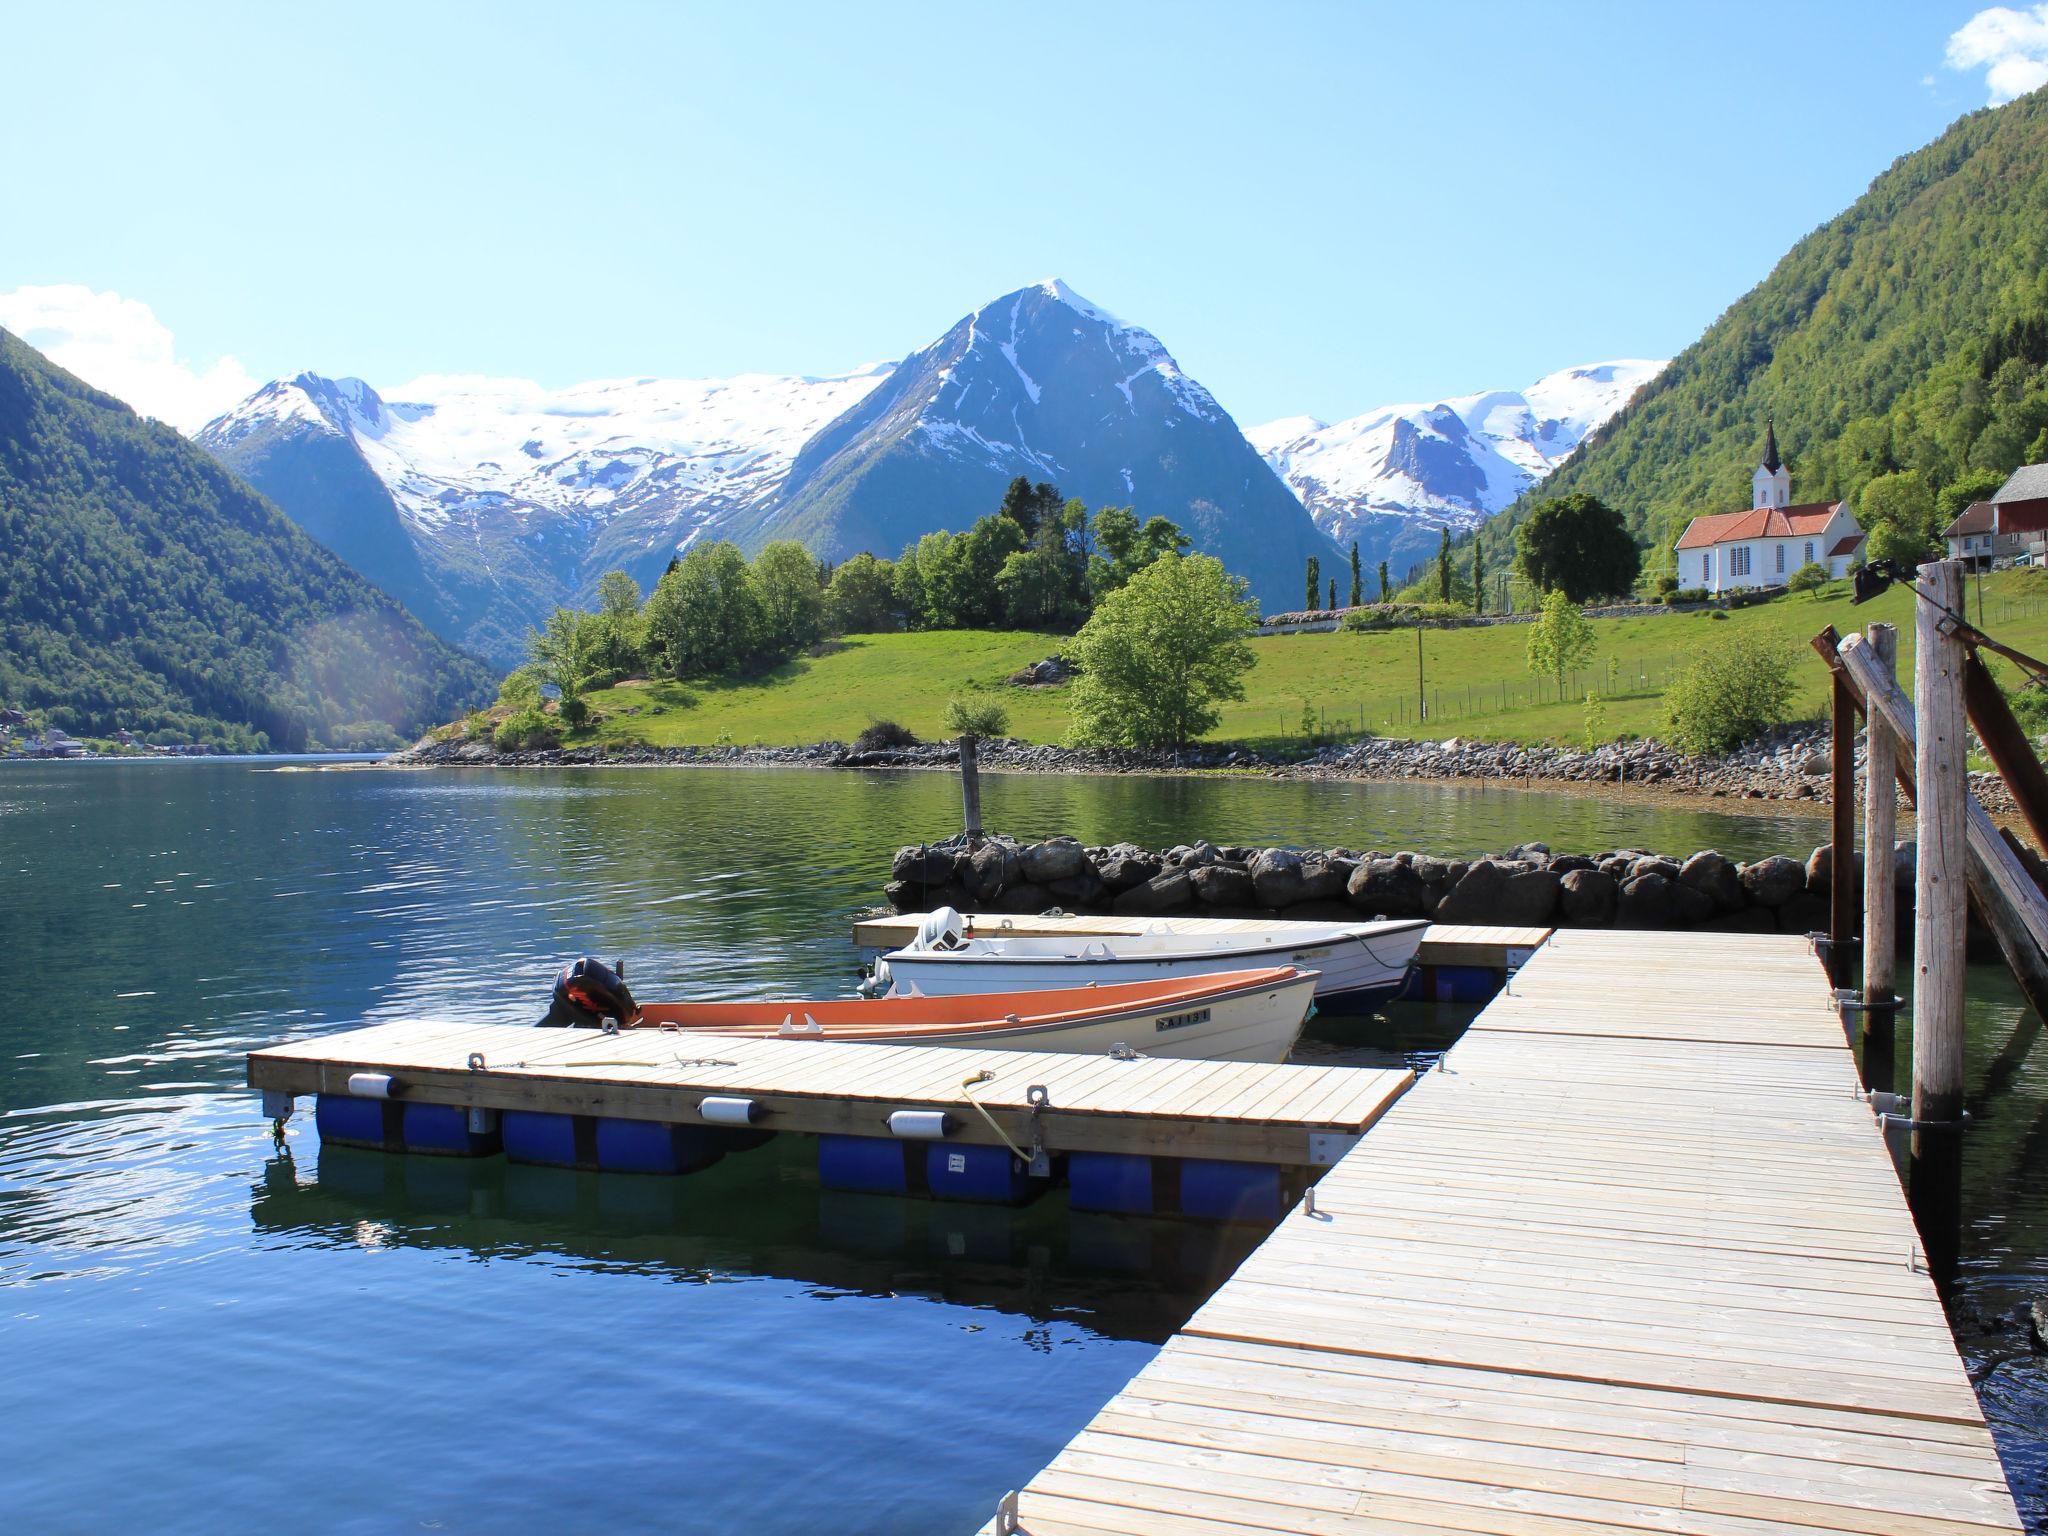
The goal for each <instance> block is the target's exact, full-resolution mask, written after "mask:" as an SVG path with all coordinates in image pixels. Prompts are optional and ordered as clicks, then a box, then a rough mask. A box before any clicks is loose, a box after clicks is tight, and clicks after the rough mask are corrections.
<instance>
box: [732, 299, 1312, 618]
mask: <svg viewBox="0 0 2048 1536" xmlns="http://www.w3.org/2000/svg"><path fill="white" fill-rule="evenodd" d="M1017 475H1025V476H1028V477H1029V478H1031V479H1033V480H1049V481H1052V482H1053V483H1054V484H1056V485H1058V486H1059V487H1060V489H1061V490H1062V491H1064V492H1066V493H1067V494H1068V495H1069V496H1078V497H1080V498H1081V499H1083V500H1084V501H1086V502H1087V503H1088V504H1089V505H1090V506H1112V505H1114V506H1131V507H1134V508H1135V509H1136V510H1137V512H1138V514H1139V516H1140V517H1150V516H1154V515H1159V516H1164V517H1167V518H1170V519H1172V520H1173V521H1174V522H1176V523H1178V524H1179V525H1180V526H1181V527H1182V528H1183V529H1184V530H1185V531H1186V532H1187V534H1188V535H1189V537H1190V538H1191V539H1192V540H1193V541H1194V545H1195V547H1196V548H1197V549H1198V550H1201V551H1202V552H1204V553H1207V554H1213V555H1216V556H1218V557H1220V558H1221V559H1222V560H1223V562H1224V564H1225V565H1227V566H1228V567H1229V568H1230V569H1231V570H1232V571H1233V572H1235V573H1236V574H1238V575H1240V576H1243V577H1244V578H1245V579H1246V580H1247V581H1248V582H1250V584H1251V588H1252V591H1253V593H1254V595H1255V596H1257V597H1258V598H1259V599H1260V601H1261V602H1263V603H1264V604H1266V605H1267V606H1268V607H1269V608H1271V607H1274V606H1276V605H1277V606H1291V605H1294V604H1297V603H1298V602H1299V600H1300V592H1301V579H1302V571H1303V567H1304V563H1305V562H1306V560H1307V558H1308V556H1310V555H1316V556H1319V557H1320V558H1321V559H1322V560H1323V561H1324V562H1325V563H1326V564H1327V563H1328V562H1329V560H1330V559H1331V558H1333V556H1334V553H1335V552H1334V549H1333V547H1332V546H1331V545H1330V543H1329V541H1328V540H1327V539H1325V538H1324V537H1323V536H1322V535H1320V534H1319V533H1318V532H1317V531H1316V529H1315V526H1314V524H1313V523H1312V522H1311V521H1310V520H1309V518H1308V516H1307V514H1306V513H1305V512H1304V510H1303V508H1302V506H1301V504H1300V503H1299V502H1297V501H1296V500H1295V499H1294V497H1293V496H1292V495H1290V494H1289V493H1288V491H1287V488H1286V487H1285V486H1284V485H1282V484H1281V483H1280V481H1279V479H1278V478H1277V477H1276V476H1275V475H1274V473H1273V472H1272V470H1271V469H1270V468H1269V467H1268V466H1267V464H1266V463H1265V462H1264V461H1263V460H1262V459H1261V458H1260V457H1259V454H1258V452H1257V450H1256V449H1254V448H1253V447H1252V445H1251V444H1250V443H1249V442H1247V441H1246V439H1245V437H1244V434H1243V433H1241V432H1240V431H1239V430H1238V428H1237V424H1236V423H1235V422H1234V421H1232V420H1231V418H1230V414H1229V412H1227V411H1225V410H1224V409H1223V407H1222V406H1221V405H1219V404H1218V403H1217V402H1216V397H1215V396H1214V395H1212V394H1210V393H1209V391H1208V390H1206V389H1204V388H1203V387H1202V385H1201V384H1199V383H1198V382H1196V381H1195V380H1194V379H1191V378H1189V377H1188V376H1187V375H1186V374H1185V373H1183V372H1182V371H1181V369H1180V366H1179V365H1178V364H1177V363H1176V362H1175V361H1174V360H1173V356H1172V354H1171V353H1169V352H1168V351H1167V350H1166V348H1165V347H1164V346H1163V345H1162V344H1161V343H1160V341H1159V339H1158V338H1157V337H1155V336H1154V335H1152V333H1151V332H1149V331H1146V330H1144V329H1142V328H1141V327H1138V326H1135V325H1132V324H1129V323H1128V322H1126V321H1123V320H1119V319H1118V318H1117V317H1116V316H1114V315H1112V314H1110V313H1109V312H1108V311H1106V310H1104V309H1101V308H1099V307H1098V306H1096V305H1094V304H1091V303H1089V302H1088V301H1087V300H1086V299H1084V298H1082V297H1081V296H1080V295H1078V294H1076V293H1075V292H1074V291H1073V290H1072V289H1071V288H1069V287H1067V286H1066V284H1064V283H1062V282H1060V281H1058V280H1057V279H1054V280H1050V281H1047V282H1043V283H1037V284H1034V285H1033V286H1031V287H1028V288H1020V289H1018V290H1017V291H1016V292H1014V293H1007V294H1004V295H1003V296H1002V297H1001V298H999V299H996V300H994V301H992V302H991V303H988V304H985V305H983V306H982V307H981V308H980V309H977V310H976V311H974V313H973V314H971V315H968V316H966V317H965V318H963V319H962V320H960V321H959V322H958V323H957V324H955V325H954V326H953V327H952V329H950V330H949V331H947V332H946V334H945V335H944V336H942V337H940V338H939V339H938V340H937V341H935V342H933V343H932V344H931V345H930V346H928V347H925V348H923V349H922V350H920V351H918V352H915V353H913V354H912V355H911V356H909V357H907V358H905V359H904V360H903V362H902V363H901V364H900V365H898V367H897V368H896V371H895V372H894V373H892V374H891V375H890V376H889V378H888V379H887V381H885V382H884V383H883V384H882V385H881V386H880V387H879V388H877V389H875V390H874V391H873V392H872V393H871V394H868V395H867V396H865V397H864V398H863V399H862V400H861V401H860V402H859V403H858V404H856V405H854V406H853V407H852V408H851V409H850V410H848V411H847V412H846V414H845V415H843V416H841V417H840V418H839V419H838V420H837V421H834V422H833V423H832V424H831V425H830V426H828V427H827V428H825V430H824V431H822V432H820V433H819V434H818V435H817V436H816V437H815V438H813V439H812V440H811V441H810V442H808V443H806V444H805V445H804V448H803V451H802V452H801V453H799V454H798V455H797V459H796V463H795V464H794V465H793V466H792V467H791V469H790V472H789V480H788V484H787V487H786V488H785V491H784V494H783V496H782V498H781V501H780V502H779V503H778V505H777V506H776V507H775V508H774V509H773V511H772V513H771V514H770V515H769V516H768V517H767V518H766V519H765V520H761V521H759V522H757V523H756V525H755V526H756V527H757V528H758V530H759V531H758V533H755V534H754V535H752V537H754V538H755V539H758V538H759V537H761V536H766V535H768V534H770V533H772V534H773V535H774V536H780V537H791V538H800V539H802V540H803V541H804V542H805V543H806V544H807V545H809V546H810V547H811V548H812V549H815V550H817V551H818V552H819V553H820V554H823V555H826V556H828V557H831V558H835V559H837V558H843V557H845V556H847V555H850V554H854V553H856V552H858V551H860V550H863V549H868V550H875V551H879V552H881V553H890V552H893V551H895V550H898V549H901V548H902V547H903V546H904V545H905V544H907V543H909V542H911V541H912V540H914V539H916V538H917V537H919V536H920V535H921V534H924V533H927V532H930V531H931V530H932V529H934V528H954V529H957V528H962V527H965V526H966V525H968V524H969V523H971V522H973V521H974V520H975V519H976V518H978V517H980V516H983V515H984V514H986V513H988V512H990V511H992V510H994V508H995V507H996V505H997V504H998V502H999V501H1000V500H1001V497H1002V493H1003V488H1004V487H1005V486H1006V485H1007V484H1008V483H1009V481H1010V480H1011V479H1012V477H1014V476H1017Z"/></svg>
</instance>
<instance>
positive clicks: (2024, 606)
mask: <svg viewBox="0 0 2048 1536" xmlns="http://www.w3.org/2000/svg"><path fill="white" fill-rule="evenodd" d="M1967 606H1968V608H1969V613H1968V617H1969V618H1970V619H1971V620H1972V621H1973V622H1975V623H1976V624H1977V625H1978V627H1980V628H1982V629H1985V630H1989V631H1994V632H1995V630H1996V629H1997V627H1998V626H1999V625H2001V624H2009V623H2012V622H2013V621H2014V620H2017V619H2038V618H2042V617H2043V616H2048V598H2019V599H2004V598H1999V599H1993V600H1991V601H1988V602H1986V603H1984V604H1983V608H1982V611H1981V615H1980V612H1979V610H1978V606H1977V604H1976V603H1975V602H1974V601H1972V602H1971V603H1969V604H1968V605H1967ZM1814 627H1815V629H1816V630H1818V629H1819V627H1820V625H1819V622H1818V620H1816V623H1815V626H1814ZM1907 643H1908V644H1910V643H1911V636H1910V634H1909V635H1908V636H1907ZM1696 659H1697V651H1696V650H1692V651H1669V652H1664V653H1651V652H1638V653H1633V654H1631V653H1628V652H1626V651H1624V652H1621V653H1619V654H1615V655H1611V656H1608V657H1606V658H1604V659H1601V660H1598V661H1595V662H1594V663H1593V664H1592V665H1590V666H1586V667H1580V668H1576V669H1574V670H1573V671H1570V672H1568V673H1566V674H1565V676H1564V677H1563V678H1562V679H1558V678H1556V677H1553V676H1550V675H1547V674H1546V675H1543V676H1537V675H1533V674H1522V675H1518V676H1514V677H1500V678H1494V679H1491V680H1489V681H1486V682H1473V683H1454V684H1450V685H1446V686H1441V687H1439V686H1433V685H1430V684H1428V683H1427V682H1426V680H1425V682H1424V685H1423V687H1422V688H1421V690H1420V691H1419V692H1418V690H1417V689H1416V688H1413V687H1410V688H1407V689H1396V690H1394V691H1392V692H1390V693H1387V694H1385V695H1383V696H1381V697H1379V698H1371V697H1360V698H1358V699H1357V700H1356V701H1355V703H1354V701H1352V700H1348V699H1331V698H1328V697H1322V698H1318V699H1313V700H1310V699H1304V700H1302V702H1301V707H1300V708H1299V709H1297V710H1291V711H1290V710H1286V709H1282V710H1279V711H1277V712H1276V715H1275V723H1276V724H1277V725H1278V727H1279V735H1280V736H1281V737H1282V738H1293V739H1297V740H1306V741H1307V742H1309V743H1310V744H1317V743H1323V742H1332V741H1342V740H1345V739H1347V738H1351V737H1356V736H1359V735H1362V734H1364V733H1365V732H1366V731H1371V732H1372V733H1373V734H1375V735H1382V736H1384V735H1388V734H1399V733H1400V732H1401V731H1403V730H1404V729H1417V730H1419V729H1422V728H1425V727H1438V726H1444V725H1454V724H1459V723H1461V722H1465V721H1482V720H1488V719H1492V718H1495V717H1497V716H1500V715H1508V714H1514V713H1516V712H1517V711H1521V710H1528V709H1537V708H1542V707H1545V706H1556V705H1560V704H1564V705H1576V706H1578V707H1580V708H1581V709H1583V708H1584V706H1585V703H1586V700H1587V698H1588V696H1589V695H1593V694H1597V695H1599V697H1600V698H1601V700H1602V701H1606V700H1616V701H1619V700H1623V699H1640V698H1646V697H1655V696H1656V695H1659V694H1661V693H1663V692H1664V690H1665V689H1667V688H1669V687H1670V686H1671V685H1672V684H1673V683H1674V682H1676V681H1677V680H1678V678H1679V676H1680V675H1681V674H1682V673H1683V672H1684V671H1685V669H1686V668H1687V667H1689V666H1691V665H1692V663H1693V662H1694V660H1696ZM1426 673H1427V664H1426V663H1425V679H1426ZM1361 722H1362V725H1361Z"/></svg>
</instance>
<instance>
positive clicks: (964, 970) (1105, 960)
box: [884, 922, 1428, 1013]
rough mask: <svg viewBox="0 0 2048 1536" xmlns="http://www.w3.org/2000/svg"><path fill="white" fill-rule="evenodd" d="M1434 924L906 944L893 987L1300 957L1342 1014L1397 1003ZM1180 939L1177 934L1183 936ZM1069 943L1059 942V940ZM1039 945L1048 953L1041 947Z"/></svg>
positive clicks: (1111, 978) (980, 988)
mask: <svg viewBox="0 0 2048 1536" xmlns="http://www.w3.org/2000/svg"><path fill="white" fill-rule="evenodd" d="M1427 926H1428V925H1427V924H1425V923H1419V922H1418V923H1414V924H1391V925H1388V926H1387V927H1385V928H1369V929H1367V928H1360V929H1351V930H1346V931H1345V932H1343V933H1341V934H1335V935H1331V936H1329V937H1327V938H1326V939H1324V940H1323V941H1322V942H1302V941H1301V939H1300V936H1298V935H1297V936H1292V937H1290V938H1289V939H1287V940H1285V941H1283V942H1281V943H1279V944H1264V945H1259V944H1250V943H1247V944H1245V945H1243V946H1242V947H1234V948H1231V949H1228V950H1225V949H1221V948H1216V949H1201V950H1194V951H1187V950H1181V951H1178V952H1168V953H1155V954H1145V953H1142V952H1139V953H1128V952H1126V951H1128V950H1129V949H1132V948H1137V949H1140V950H1141V951H1142V948H1143V947H1144V941H1143V940H1132V939H1129V938H1118V937H1108V938H1098V937H1081V936H1077V937H1076V939H1075V940H1074V941H1073V943H1071V944H1069V945H1066V946H1064V948H1066V949H1067V950H1068V951H1069V952H1066V953H1046V952H1044V951H1045V949H1046V947H1048V941H1044V940H1038V941H1011V942H1008V943H1006V942H1005V941H1003V940H1001V939H995V940H989V941H985V942H983V943H980V944H977V945H975V946H972V947H970V948H968V949H964V950H956V951H945V950H913V949H899V950H896V951H893V952H892V953H891V954H889V955H888V956H887V957H886V959H885V961H884V963H885V964H886V965H887V967H888V972H887V974H888V979H889V982H890V984H891V986H892V987H893V988H894V989H895V990H896V991H899V992H906V993H907V992H910V991H911V990H912V989H915V990H916V991H918V992H922V993H924V994H926V995H927V996H933V997H941V996H957V995H959V994H962V993H968V992H1001V991H1011V990H1016V989H1019V988H1034V987H1046V988H1055V987H1074V986H1081V985H1084V984H1086V983H1088V982H1123V981H1158V980H1165V979H1167V978H1171V977H1181V976H1199V975H1204V974H1206V973H1209V972H1212V971H1219V970H1230V969H1235V968H1237V967H1240V966H1246V965H1291V966H1294V967H1296V968H1298V969H1301V970H1313V971H1315V972H1316V973H1317V981H1316V1006H1317V1007H1318V1008H1321V1009H1324V1010H1326V1011H1329V1012H1332V1013H1346V1012H1359V1011H1364V1010H1368V1009H1371V1008H1373V1007H1376V1006H1378V1005H1379V1004H1381V1003H1384V1002H1387V1001H1389V1000H1390V999H1391V998H1393V996H1394V995H1395V994H1396V993H1397V992H1398V991H1399V990H1400V989H1401V986H1402V984H1403V983H1404V982H1405V981H1406V979H1407V976H1408V969H1409V966H1410V964H1411V962H1412V961H1413V960H1414V958H1415V951H1416V948H1417V946H1418V945H1420V943H1421V942H1422V934H1423V930H1424V929H1425V928H1426V927H1427ZM1174 937H1177V936H1174ZM1051 947H1053V948H1060V947H1062V946H1060V945H1059V944H1058V943H1057V942H1056V941H1054V942H1053V943H1052V945H1051ZM1033 949H1036V950H1037V951H1038V952H1036V953H1034V952H1032V950H1033Z"/></svg>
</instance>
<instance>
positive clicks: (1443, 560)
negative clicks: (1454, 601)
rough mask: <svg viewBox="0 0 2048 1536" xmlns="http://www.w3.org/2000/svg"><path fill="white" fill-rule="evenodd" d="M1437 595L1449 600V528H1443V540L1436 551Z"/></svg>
mask: <svg viewBox="0 0 2048 1536" xmlns="http://www.w3.org/2000/svg"><path fill="white" fill-rule="evenodd" d="M1436 587H1437V596H1438V597H1439V598H1440V599H1441V600H1442V601H1444V602H1447V603H1448V602H1449V601H1450V600H1451V530H1450V529H1449V528H1446V529H1444V541H1443V543H1442V544H1441V545H1439V546H1438V547H1437V552H1436Z"/></svg>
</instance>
